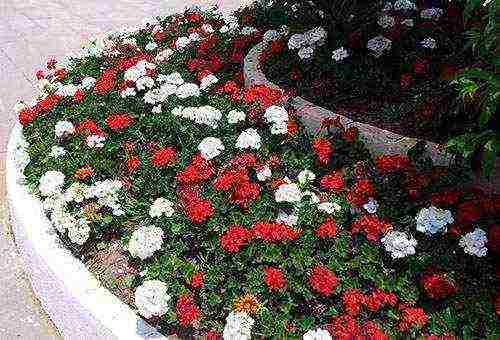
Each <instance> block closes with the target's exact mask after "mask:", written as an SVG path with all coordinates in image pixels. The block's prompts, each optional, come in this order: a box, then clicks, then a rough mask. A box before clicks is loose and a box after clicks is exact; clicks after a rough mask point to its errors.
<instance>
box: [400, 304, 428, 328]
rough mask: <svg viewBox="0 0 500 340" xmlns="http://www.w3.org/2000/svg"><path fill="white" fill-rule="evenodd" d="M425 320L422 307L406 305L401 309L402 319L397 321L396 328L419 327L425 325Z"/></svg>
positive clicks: (426, 318) (425, 315)
mask: <svg viewBox="0 0 500 340" xmlns="http://www.w3.org/2000/svg"><path fill="white" fill-rule="evenodd" d="M427 320H428V317H427V314H426V313H425V311H424V310H423V309H422V308H411V307H407V308H405V309H403V319H402V320H401V321H400V322H399V325H398V328H399V330H400V331H409V330H411V329H412V328H417V329H420V328H422V327H424V326H425V324H426V323H427Z"/></svg>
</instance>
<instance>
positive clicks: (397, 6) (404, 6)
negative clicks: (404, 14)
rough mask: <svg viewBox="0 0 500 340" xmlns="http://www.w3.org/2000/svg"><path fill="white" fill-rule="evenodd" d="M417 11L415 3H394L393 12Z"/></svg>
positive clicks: (408, 1) (401, 0)
mask: <svg viewBox="0 0 500 340" xmlns="http://www.w3.org/2000/svg"><path fill="white" fill-rule="evenodd" d="M416 9H417V6H416V5H415V3H414V2H413V1H411V0H397V1H396V2H395V3H394V10H395V11H414V10H416Z"/></svg>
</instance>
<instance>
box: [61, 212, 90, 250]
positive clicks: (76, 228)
mask: <svg viewBox="0 0 500 340" xmlns="http://www.w3.org/2000/svg"><path fill="white" fill-rule="evenodd" d="M71 221H72V222H73V221H74V223H71V224H68V225H67V229H68V237H69V239H70V240H71V242H73V243H76V244H78V245H83V244H84V243H85V242H87V240H88V239H89V237H90V227H89V225H88V223H87V221H86V220H85V219H84V218H81V219H79V220H78V221H76V220H73V219H72V220H71Z"/></svg>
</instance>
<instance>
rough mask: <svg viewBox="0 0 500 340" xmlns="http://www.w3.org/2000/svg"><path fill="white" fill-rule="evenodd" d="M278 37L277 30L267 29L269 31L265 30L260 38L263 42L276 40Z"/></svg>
mask: <svg viewBox="0 0 500 340" xmlns="http://www.w3.org/2000/svg"><path fill="white" fill-rule="evenodd" d="M279 37H280V34H279V32H278V31H276V30H269V31H266V33H264V35H263V36H262V40H263V41H265V42H271V41H274V40H278V39H279Z"/></svg>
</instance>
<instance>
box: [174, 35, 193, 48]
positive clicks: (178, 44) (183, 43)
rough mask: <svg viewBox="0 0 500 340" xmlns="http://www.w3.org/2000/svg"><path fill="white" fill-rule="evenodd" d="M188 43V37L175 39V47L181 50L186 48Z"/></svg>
mask: <svg viewBox="0 0 500 340" xmlns="http://www.w3.org/2000/svg"><path fill="white" fill-rule="evenodd" d="M190 42H191V40H189V37H179V38H177V40H176V42H175V47H177V48H178V49H180V50H182V49H184V48H185V47H187V46H188V45H189V43H190Z"/></svg>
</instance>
